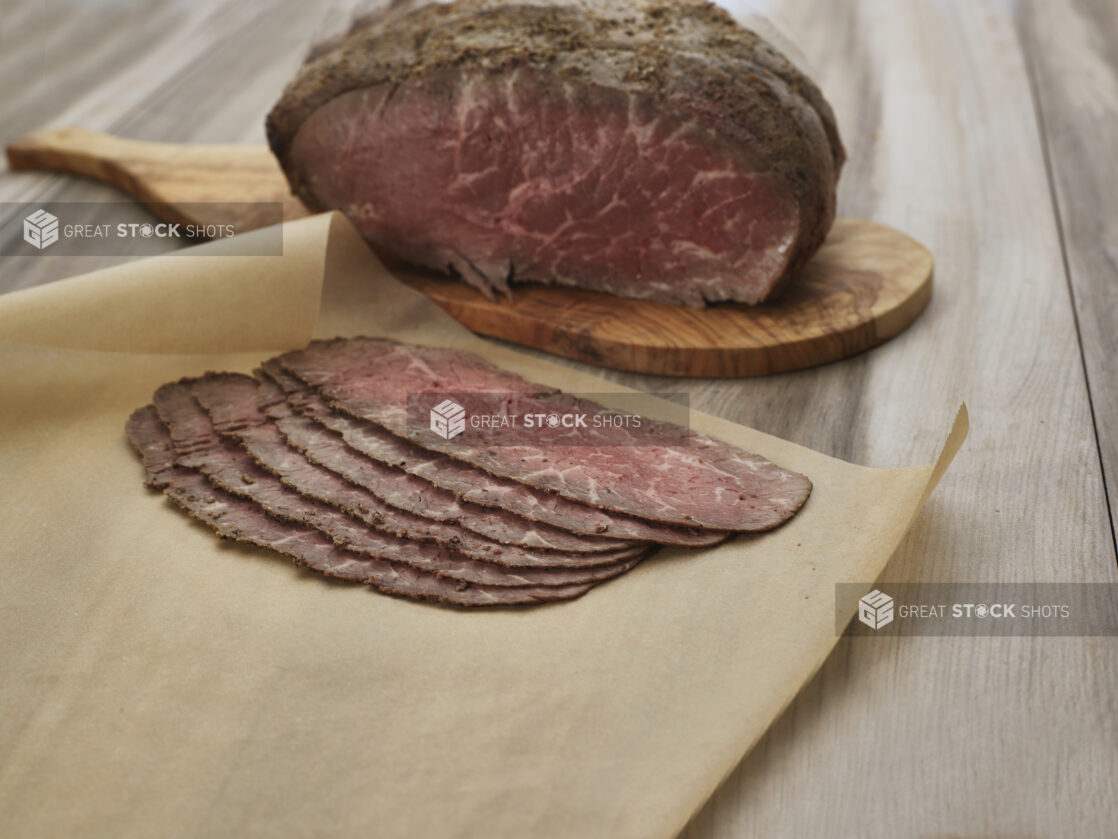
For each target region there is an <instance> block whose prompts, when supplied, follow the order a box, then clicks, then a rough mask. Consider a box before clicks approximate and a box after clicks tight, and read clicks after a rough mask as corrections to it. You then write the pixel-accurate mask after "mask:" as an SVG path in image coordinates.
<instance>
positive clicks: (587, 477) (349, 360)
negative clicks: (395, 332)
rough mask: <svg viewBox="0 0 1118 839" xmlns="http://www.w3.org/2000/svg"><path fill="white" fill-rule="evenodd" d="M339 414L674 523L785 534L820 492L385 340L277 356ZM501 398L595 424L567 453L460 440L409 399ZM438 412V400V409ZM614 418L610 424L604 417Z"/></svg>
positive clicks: (516, 406) (738, 453) (486, 437)
mask: <svg viewBox="0 0 1118 839" xmlns="http://www.w3.org/2000/svg"><path fill="white" fill-rule="evenodd" d="M279 361H280V363H281V364H282V365H283V367H284V368H285V369H287V370H288V371H290V372H291V373H293V374H294V375H295V376H296V377H298V378H299V379H301V380H302V381H303V382H305V383H306V384H308V385H310V386H311V387H313V388H315V389H316V390H318V391H319V393H321V394H322V395H323V396H324V397H325V398H326V399H327V400H329V402H330V404H331V406H332V407H334V408H335V409H337V410H340V411H344V412H346V413H349V414H351V415H353V416H355V417H358V418H360V419H364V420H368V421H369V422H372V423H374V424H376V425H380V426H382V427H383V428H385V429H387V430H388V431H390V432H392V433H393V434H396V435H398V436H401V437H407V438H408V439H409V440H411V441H412V442H414V443H416V444H417V445H419V446H421V447H424V448H428V449H431V450H434V451H438V452H441V453H443V454H445V455H447V456H449V457H451V458H453V459H455V460H460V461H462V462H465V463H468V464H470V465H472V466H475V467H477V468H479V469H482V470H483V471H485V472H489V473H491V474H493V475H497V476H500V477H504V478H510V479H512V480H515V481H518V482H520V483H524V484H527V485H529V486H532V487H535V488H537V489H542V490H547V491H550V492H556V493H559V494H560V495H562V496H563V497H565V498H568V499H570V500H572V501H578V502H582V503H584V504H590V505H593V506H596V507H600V508H602V509H606V510H612V511H616V512H620V513H624V514H626V515H631V516H637V517H640V518H645V519H648V520H650V521H660V522H665V523H668V524H677V525H686V526H694V527H707V528H712V529H717V530H731V531H741V532H755V531H762V530H769V529H771V528H773V527H776V526H778V525H779V524H781V523H783V522H784V521H786V520H787V519H789V518H790V517H791V516H793V515H794V514H795V513H796V511H797V510H799V509H800V507H801V506H802V505H803V504H804V502H805V501H806V500H807V497H808V495H809V494H810V492H811V482H810V481H809V480H808V479H807V478H806V477H804V476H803V475H800V474H798V473H795V472H791V471H789V470H787V469H783V468H781V467H779V466H777V465H776V464H774V463H772V462H771V461H769V460H767V459H765V458H763V457H761V456H759V455H755V454H750V453H748V452H744V451H742V450H740V449H736V448H734V447H732V446H729V445H726V444H725V443H722V442H720V441H718V440H714V439H713V438H711V437H708V436H706V435H703V434H699V433H696V432H693V431H690V430H689V429H686V428H683V427H681V426H678V425H673V424H670V423H664V422H658V421H654V420H649V419H647V418H644V419H643V421H642V423H641V425H640V426H639V427H634V426H631V425H630V426H625V427H622V426H620V425H614V424H611V423H602V424H600V425H599V424H596V423H595V422H594V421H593V418H594V417H595V416H596V415H605V414H607V413H608V412H606V411H605V409H604V408H602V407H601V406H599V405H597V404H595V403H593V402H591V401H589V400H586V399H579V398H576V397H573V396H570V395H568V394H563V393H560V392H559V391H556V390H555V389H554V388H550V387H547V386H545V385H539V384H535V383H532V382H529V381H526V380H525V379H523V378H521V377H520V376H517V375H515V374H513V373H509V372H507V371H503V370H500V369H498V368H497V367H495V366H493V365H492V364H490V363H489V362H487V361H485V360H484V359H482V358H479V357H478V356H476V355H473V354H471V353H464V352H461V351H455V350H446V349H436V348H431V347H419V346H413V345H408V344H400V343H397V342H395V341H390V340H386V339H376V338H352V339H335V340H332V341H314V342H312V343H311V344H310V345H309V346H308V347H307V348H306V349H304V350H297V351H294V352H290V353H286V354H285V355H283V356H280V357H279ZM417 394H426V395H427V396H428V397H430V398H431V399H437V398H441V396H442V395H444V394H454V395H455V398H456V399H465V398H466V397H469V396H471V395H473V396H476V397H477V399H478V400H479V401H480V402H481V403H482V404H487V403H492V401H493V400H494V399H495V398H498V397H499V400H500V407H501V410H502V411H503V412H504V413H505V414H507V415H510V416H520V417H523V416H528V415H544V416H547V415H550V414H557V415H561V414H564V413H581V414H585V415H587V416H589V417H590V418H591V421H588V422H587V427H586V428H583V429H580V430H579V431H577V432H565V433H567V434H568V436H567V437H565V438H560V439H563V440H565V441H574V442H576V443H577V445H572V444H570V443H569V442H562V443H547V444H540V443H534V442H532V441H533V439H535V438H534V437H533V435H537V434H539V433H540V432H538V431H536V430H533V431H528V430H527V429H524V428H518V429H514V430H513V431H511V432H510V431H506V430H502V429H496V428H494V427H491V426H488V425H485V424H478V425H474V424H470V426H469V427H467V428H466V429H465V431H464V432H463V433H461V434H459V435H458V436H456V437H454V438H452V439H444V438H443V437H441V436H439V435H438V434H435V433H433V432H432V431H431V430H430V429H429V428H427V427H426V426H423V425H420V424H419V423H415V422H409V418H408V417H409V395H412V396H415V395H417ZM432 404H434V401H432ZM606 418H607V419H608V417H606Z"/></svg>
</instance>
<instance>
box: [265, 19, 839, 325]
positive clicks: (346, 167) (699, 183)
mask: <svg viewBox="0 0 1118 839" xmlns="http://www.w3.org/2000/svg"><path fill="white" fill-rule="evenodd" d="M413 5H418V8H417V9H414V10H412V11H410V12H408V13H406V14H405V13H402V12H400V11H399V10H398V11H397V12H396V14H395V15H394V16H393V17H392V19H391V20H384V19H382V18H378V17H376V16H374V17H372V18H369V19H365V20H362V21H359V22H358V23H357V24H356V25H355V27H354V29H353V31H352V32H351V33H350V34H349V35H348V36H346V37H344V38H341V39H338V40H337V41H336V42H334V43H333V44H331V45H327V46H326V47H324V48H323V49H322V50H319V51H318V52H317V53H316V54H314V55H312V58H311V59H310V60H308V62H307V64H305V65H304V67H303V69H302V71H301V72H300V74H299V76H298V78H297V79H296V80H295V82H293V83H292V85H290V86H289V87H288V90H287V91H286V92H285V94H284V97H283V99H281V101H280V102H279V103H278V104H277V105H276V107H275V108H274V109H273V111H272V113H271V115H270V116H269V125H268V127H269V139H270V141H271V144H272V147H273V149H274V150H275V152H276V154H277V156H278V157H279V159H280V161H281V163H282V164H283V167H284V170H285V172H286V173H287V176H288V178H289V180H290V181H291V183H292V186H293V189H294V191H295V192H296V194H297V195H299V197H300V198H302V199H303V200H304V202H306V203H307V204H308V205H309V206H311V207H312V208H315V209H339V210H341V211H343V212H344V213H345V214H346V215H347V216H348V217H349V218H350V220H351V221H352V222H353V224H354V225H355V226H356V227H357V229H358V230H359V231H360V232H361V233H362V234H363V235H364V236H365V238H366V239H367V240H368V241H369V242H371V243H372V244H373V245H374V246H375V247H376V248H377V249H378V250H379V251H381V252H382V253H385V254H388V255H391V256H394V257H396V258H399V259H403V260H406V261H409V262H413V263H416V264H419V265H424V266H428V267H431V268H435V269H438V270H446V271H452V272H454V273H456V274H458V275H459V276H461V277H462V278H463V279H465V280H466V281H467V282H469V283H470V284H471V285H474V286H475V287H477V288H479V289H480V290H482V291H483V292H484V293H486V294H489V295H490V296H492V295H493V294H494V292H507V291H508V288H509V282H510V281H513V282H536V283H553V284H559V285H567V286H575V287H579V288H585V289H591V290H595V291H602V292H606V293H610V294H615V295H620V296H623V297H635V298H647V299H652V300H660V301H665V302H670V303H685V304H688V305H692V306H702V305H704V304H705V303H706V302H714V301H725V300H733V301H740V302H746V303H757V302H759V301H762V300H764V299H766V298H767V297H769V296H770V295H771V294H772V293H773V291H774V290H775V289H776V288H777V287H778V286H779V285H780V283H781V282H782V281H783V280H784V279H786V278H787V277H788V275H789V273H790V272H791V271H793V270H794V269H795V268H796V267H798V266H799V265H801V264H803V262H805V261H806V259H807V258H808V257H810V256H811V254H812V253H814V252H815V250H816V249H817V248H818V246H819V244H820V243H821V242H822V241H823V238H824V237H825V235H826V232H827V229H828V228H829V227H830V224H831V221H832V219H833V217H834V194H835V185H836V181H837V177H838V171H839V168H840V167H841V164H842V160H843V152H842V147H841V144H840V142H839V140H838V135H837V131H836V130H835V128H834V119H833V116H832V115H831V112H830V109H829V108H828V107H827V105H826V102H825V101H824V100H823V99H822V96H821V95H819V92H818V90H817V89H816V88H815V87H814V85H812V83H811V82H810V81H809V80H808V79H806V77H804V76H802V75H801V74H799V73H798V71H796V70H795V69H794V68H793V67H792V66H791V65H790V64H789V63H788V62H787V61H786V60H785V59H783V58H782V57H781V56H780V55H779V54H777V53H776V52H775V51H774V50H772V48H771V47H769V46H768V45H767V44H765V43H764V42H763V41H761V40H760V39H759V38H757V37H756V36H755V35H754V34H753V33H751V32H748V31H747V30H744V29H742V28H741V27H739V26H737V24H736V23H734V22H733V20H732V19H731V18H730V17H729V16H728V15H727V14H726V13H725V12H724V11H722V10H720V9H718V8H717V7H713V6H708V5H707V4H703V3H697V2H686V1H684V2H673V3H654V2H643V1H642V0H637V2H633V3H625V2H621V0H595V1H594V2H589V0H584V2H579V3H562V2H560V3H557V4H552V5H531V4H524V3H515V2H508V1H507V0H459V2H457V3H452V4H449V5H438V4H436V5H433V6H432V5H424V4H413Z"/></svg>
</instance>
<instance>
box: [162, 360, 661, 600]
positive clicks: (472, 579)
mask: <svg viewBox="0 0 1118 839" xmlns="http://www.w3.org/2000/svg"><path fill="white" fill-rule="evenodd" d="M192 384H193V381H192V380H183V381H181V382H176V383H173V384H168V385H164V386H163V387H161V388H160V389H159V390H157V391H156V393H155V399H154V402H155V407H156V410H157V411H158V412H159V417H160V419H162V420H163V423H164V425H166V426H167V430H168V432H169V434H170V437H171V440H172V442H173V443H174V446H175V451H176V453H177V456H178V458H177V461H176V462H177V463H178V465H180V466H183V467H185V468H188V469H196V470H198V471H199V472H201V473H202V474H204V475H205V476H206V477H207V478H209V479H210V481H211V482H212V483H213V484H214V485H215V486H217V487H218V488H219V489H222V490H225V491H226V492H229V493H231V494H233V495H237V496H240V497H242V498H247V499H250V500H252V501H254V502H256V503H257V504H258V505H259V506H260V507H261V508H262V509H263V510H264V511H265V512H266V513H268V514H270V515H271V516H273V517H274V518H278V519H283V520H285V521H291V522H295V523H298V524H305V525H308V526H312V527H314V528H316V529H318V530H321V531H322V532H323V533H324V534H326V535H327V536H328V537H330V538H331V539H332V540H333V542H334V543H335V544H336V545H339V546H340V547H343V548H345V549H346V550H348V551H351V552H353V553H357V554H360V555H362V556H371V557H373V558H377V559H387V560H390V561H392V562H396V563H403V564H406V565H410V566H411V567H413V568H415V569H416V570H419V571H425V572H428V573H433V574H437V575H438V576H442V577H447V578H449V579H453V580H456V581H461V582H467V583H478V584H483V585H490V586H501V585H508V586H521V585H528V586H533V587H541V586H549V585H558V586H566V585H570V584H571V583H576V584H582V583H584V582H589V581H590V580H587V579H586V576H590V578H591V580H593V581H595V582H596V581H600V580H602V579H606V578H608V577H610V576H616V575H617V574H621V573H624V572H625V571H627V570H629V569H630V568H632V567H633V566H634V565H635V564H636V563H637V562H638V561H639V558H637V559H630V560H628V561H626V562H620V563H616V564H614V565H611V566H608V567H607V569H606V570H605V571H602V570H599V569H586V570H584V569H564V568H556V569H552V568H506V567H503V566H499V565H494V564H491V563H488V562H479V561H477V560H472V559H470V558H468V557H466V556H463V555H462V554H460V553H457V552H455V551H448V550H445V549H442V548H439V547H438V546H437V545H434V544H430V543H421V542H413V541H410V540H407V539H400V538H397V537H395V536H391V535H389V534H387V533H382V532H379V531H376V530H370V529H369V528H368V527H365V526H364V525H362V524H361V523H360V522H358V521H355V520H354V519H353V518H351V517H350V516H347V515H346V514H344V513H342V512H341V511H339V510H337V509H335V508H333V507H330V506H328V505H326V504H322V503H319V502H317V501H313V500H310V499H308V498H304V497H303V496H302V495H300V494H299V493H297V492H295V491H293V490H291V489H289V488H288V487H286V486H284V485H283V483H282V482H281V481H280V480H279V479H278V478H276V477H275V476H274V475H272V474H270V473H268V472H266V471H264V470H263V469H261V468H260V467H259V466H257V465H256V463H255V462H254V461H253V460H252V458H251V457H249V455H248V454H247V453H246V452H245V451H244V450H243V449H241V448H240V447H239V446H238V445H237V444H236V443H235V442H233V441H231V440H229V439H227V438H224V437H221V436H220V435H218V434H217V433H216V432H215V431H214V428H213V425H212V424H211V423H210V420H209V417H208V415H207V414H206V412H205V411H203V410H202V408H201V406H200V405H199V404H198V403H197V402H196V401H195V400H194V398H193V396H192V395H191V393H190V387H191V385H192ZM611 572H612V573H611ZM580 575H582V577H580Z"/></svg>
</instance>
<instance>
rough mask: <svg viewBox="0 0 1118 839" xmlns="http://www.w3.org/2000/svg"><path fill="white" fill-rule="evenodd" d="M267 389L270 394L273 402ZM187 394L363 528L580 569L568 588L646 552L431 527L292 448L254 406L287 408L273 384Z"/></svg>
mask: <svg viewBox="0 0 1118 839" xmlns="http://www.w3.org/2000/svg"><path fill="white" fill-rule="evenodd" d="M269 389H271V390H272V393H271V395H270V396H269V394H268V391H269ZM191 392H192V394H193V396H194V398H195V399H197V400H198V402H199V404H200V405H201V406H202V408H203V409H205V411H206V412H207V413H208V414H209V416H210V420H211V422H212V423H213V426H214V428H215V429H216V430H217V432H218V433H219V434H223V435H225V436H228V437H230V438H232V439H234V440H237V441H238V442H239V443H240V444H241V446H242V447H243V448H244V449H245V451H246V452H247V453H248V454H249V455H250V456H251V457H252V458H253V460H255V461H256V463H257V464H258V465H260V466H261V467H263V468H264V469H266V470H267V471H269V472H271V473H272V474H273V475H275V476H276V477H278V478H279V479H280V480H281V481H282V482H283V483H284V484H285V485H286V486H288V487H289V488H291V489H293V490H295V491H296V492H298V493H300V494H301V495H303V496H305V497H307V498H310V499H312V500H315V501H321V502H323V503H325V504H329V505H331V506H333V507H337V508H338V509H340V510H343V511H344V512H346V513H348V514H349V515H350V516H351V517H353V518H355V519H358V520H359V521H361V522H363V523H364V524H366V525H368V526H370V527H373V528H375V529H377V530H382V531H385V532H387V533H390V534H392V535H394V536H396V537H398V538H401V539H417V540H419V541H421V542H435V543H437V544H439V545H441V546H442V547H444V548H447V549H448V550H452V551H456V552H458V553H461V554H463V555H465V556H467V557H470V558H471V559H477V560H482V561H485V562H489V563H493V564H496V565H502V566H511V567H512V568H515V569H524V568H552V569H555V568H576V569H583V570H582V571H581V572H580V573H578V574H577V575H572V576H573V577H577V579H571V580H569V581H568V582H591V581H594V580H598V579H607V578H609V577H612V576H614V575H615V573H616V569H615V568H613V567H612V566H613V565H614V564H615V563H617V562H620V561H623V560H629V559H634V558H639V557H643V556H644V555H646V554H647V553H648V548H647V546H645V545H640V544H635V545H633V546H632V547H629V548H625V549H623V550H618V551H609V552H605V553H570V552H565V553H561V552H555V551H540V550H532V549H528V548H522V547H519V546H516V545H502V544H500V543H498V542H494V541H492V540H489V539H486V538H484V537H482V536H479V535H478V534H476V533H474V532H472V531H470V530H466V529H464V528H462V527H459V526H458V525H457V524H454V523H453V522H444V521H436V520H434V519H430V518H424V517H422V516H419V515H415V514H413V513H409V512H406V511H405V510H404V509H401V508H400V507H395V506H392V505H391V504H389V503H386V501H384V500H382V499H381V498H380V497H378V496H377V495H375V494H373V493H372V492H370V491H369V490H368V489H365V488H364V487H361V486H358V485H357V484H354V483H351V482H350V481H348V480H346V479H345V478H344V477H342V476H341V475H339V474H337V473H335V472H332V471H330V470H329V469H326V468H325V467H322V466H319V465H318V464H316V463H313V462H311V461H309V460H308V459H307V458H306V457H305V456H304V455H303V453H302V452H301V451H300V450H299V449H296V448H293V447H292V446H289V445H288V444H287V442H286V441H285V439H284V437H283V436H282V435H281V433H280V431H279V429H278V428H277V426H276V424H275V422H273V420H272V419H271V418H270V417H269V416H268V415H267V414H265V413H264V412H263V411H261V410H260V407H259V402H260V400H261V399H263V400H264V401H265V402H266V403H272V404H273V405H275V406H281V407H283V408H287V407H288V406H287V402H286V401H285V400H284V396H283V391H281V390H280V389H279V388H278V387H276V386H275V385H274V384H269V385H261V384H260V383H258V382H257V380H256V379H254V378H252V377H251V376H244V375H241V374H238V373H217V374H209V375H207V376H205V377H203V378H201V379H198V380H197V381H195V382H194V384H193V385H192V387H191ZM280 421H282V422H284V423H287V424H289V426H293V427H295V428H298V427H299V426H301V425H311V424H312V423H311V421H310V420H307V419H306V418H305V417H300V416H292V415H289V416H284V417H281V418H280ZM330 438H332V439H330ZM302 439H303V440H304V441H305V442H306V445H307V447H308V450H312V451H322V450H324V449H327V448H329V445H330V443H331V442H333V443H335V444H336V445H337V446H340V447H344V446H345V444H344V443H342V442H341V440H340V439H338V438H337V437H336V436H335V435H333V434H332V433H331V432H329V431H324V432H323V433H322V434H316V433H315V432H314V431H313V430H311V431H310V434H309V435H306V434H304V435H303V438H302ZM397 477H398V478H401V479H404V480H403V483H404V484H405V486H403V487H401V488H397V487H396V486H395V484H397V483H400V482H399V481H394V479H395V478H397ZM415 480H416V479H414V478H412V477H411V476H410V475H407V474H406V473H404V472H401V471H399V470H393V474H391V475H390V476H389V481H388V482H382V483H381V484H380V485H379V488H380V490H381V492H382V493H383V494H384V496H385V498H389V499H391V498H397V499H398V496H399V495H400V494H401V493H405V494H409V495H413V493H412V492H411V490H410V489H409V487H408V486H407V484H408V483H410V482H414V481H415ZM424 497H426V496H420V497H419V498H417V499H415V500H417V501H419V502H420V503H419V504H418V505H416V506H417V507H418V508H419V509H422V501H423V499H424ZM398 500H399V499H398ZM399 503H400V504H401V505H403V506H409V504H410V501H409V500H400V501H399ZM510 573H513V572H510ZM549 579H550V578H549Z"/></svg>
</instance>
